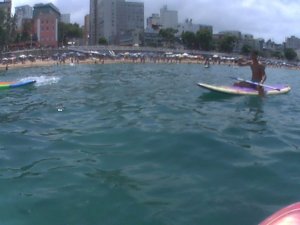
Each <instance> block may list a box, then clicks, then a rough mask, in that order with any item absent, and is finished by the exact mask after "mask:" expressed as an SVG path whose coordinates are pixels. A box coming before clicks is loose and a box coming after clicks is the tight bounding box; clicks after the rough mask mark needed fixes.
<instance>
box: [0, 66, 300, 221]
mask: <svg viewBox="0 0 300 225" xmlns="http://www.w3.org/2000/svg"><path fill="white" fill-rule="evenodd" d="M299 73H300V72H299V71H293V70H286V69H272V68H268V69H267V74H268V82H267V83H268V84H269V85H272V84H276V83H286V84H290V85H291V86H292V91H291V92H290V93H289V94H286V95H277V96H268V97H266V98H260V97H249V96H234V97H233V96H229V95H223V94H216V93H212V92H209V91H207V90H204V89H201V88H199V87H197V85H196V83H197V82H200V81H201V82H207V83H212V84H231V83H232V82H233V81H232V80H231V79H230V78H229V77H230V76H239V77H243V78H249V77H250V70H249V69H248V68H235V67H229V66H212V67H211V68H210V69H205V68H203V66H202V65H184V64H136V65H134V64H115V65H76V66H53V67H45V68H32V69H22V70H21V69H20V70H10V71H7V72H6V73H4V72H3V73H1V74H0V79H1V81H9V80H24V79H36V80H37V83H36V84H35V85H33V86H31V87H26V88H18V89H11V90H2V91H1V92H0V102H1V110H0V134H1V135H0V202H1V204H0V224H1V225H37V224H41V225H97V224H104V225H223V224H224V225H241V224H243V225H254V224H258V223H259V222H261V221H262V220H263V219H264V218H266V217H267V216H268V215H270V214H272V213H273V212H274V211H276V210H278V209H279V208H281V207H283V206H286V205H288V204H291V203H294V202H297V201H299V200H300V173H299V171H300V163H299V162H300V149H299V148H300V138H299V137H300V120H299V119H298V118H299V113H300V106H299V105H300V104H299V99H300V91H299V86H300V81H299V79H300V77H299Z"/></svg>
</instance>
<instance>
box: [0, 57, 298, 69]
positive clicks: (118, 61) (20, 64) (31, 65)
mask: <svg viewBox="0 0 300 225" xmlns="http://www.w3.org/2000/svg"><path fill="white" fill-rule="evenodd" d="M72 64H74V65H78V64H81V65H96V64H98V65H100V64H170V65H171V64H199V65H203V66H204V65H205V60H204V59H165V58H164V59H162V58H160V59H148V58H147V59H126V58H121V59H107V58H106V59H103V58H102V59H101V58H100V59H98V58H88V59H85V60H77V61H75V60H73V59H66V60H65V61H64V62H59V61H57V60H53V59H47V60H40V59H38V60H36V61H34V62H31V61H25V62H16V63H8V64H0V72H5V71H7V70H14V69H25V68H37V67H48V66H60V65H72ZM214 65H226V66H233V67H238V65H237V64H236V63H235V62H233V61H222V62H211V63H210V66H214ZM266 68H278V69H289V70H300V67H298V66H294V67H291V66H276V65H266Z"/></svg>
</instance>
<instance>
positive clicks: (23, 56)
mask: <svg viewBox="0 0 300 225" xmlns="http://www.w3.org/2000/svg"><path fill="white" fill-rule="evenodd" d="M19 58H21V59H26V58H27V56H26V55H20V56H19Z"/></svg>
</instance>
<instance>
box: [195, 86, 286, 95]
mask: <svg viewBox="0 0 300 225" xmlns="http://www.w3.org/2000/svg"><path fill="white" fill-rule="evenodd" d="M198 86H200V87H202V88H205V89H207V90H210V91H214V92H219V93H226V94H232V95H259V93H258V91H257V90H256V89H253V88H247V87H239V86H234V85H232V86H229V85H228V86H225V85H224V86H223V85H222V86H221V85H220V86H219V85H210V84H205V83H198ZM272 87H275V88H276V89H278V90H274V89H271V88H268V87H264V91H265V94H266V95H277V94H285V93H288V92H289V91H290V90H291V87H290V86H287V85H280V84H279V85H272Z"/></svg>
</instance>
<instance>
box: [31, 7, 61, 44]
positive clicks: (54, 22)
mask: <svg viewBox="0 0 300 225" xmlns="http://www.w3.org/2000/svg"><path fill="white" fill-rule="evenodd" d="M59 20H60V12H59V9H58V8H57V7H55V6H54V5H53V4H52V3H48V4H36V5H35V6H34V10H33V22H34V33H35V36H36V37H35V38H36V39H37V41H38V42H39V43H40V45H41V46H45V47H57V46H58V21H59Z"/></svg>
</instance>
